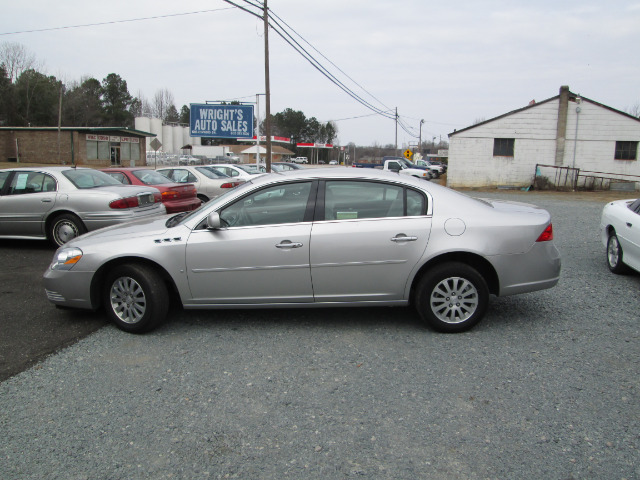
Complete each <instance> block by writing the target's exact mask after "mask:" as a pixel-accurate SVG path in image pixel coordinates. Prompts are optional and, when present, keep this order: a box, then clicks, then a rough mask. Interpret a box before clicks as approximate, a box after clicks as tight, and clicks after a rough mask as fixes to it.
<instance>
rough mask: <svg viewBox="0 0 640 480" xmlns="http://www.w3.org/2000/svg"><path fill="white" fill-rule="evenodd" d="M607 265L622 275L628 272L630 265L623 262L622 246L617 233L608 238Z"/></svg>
mask: <svg viewBox="0 0 640 480" xmlns="http://www.w3.org/2000/svg"><path fill="white" fill-rule="evenodd" d="M607 266H608V267H609V270H611V271H612V272H613V273H615V274H618V275H621V274H623V273H627V272H628V270H629V269H628V267H627V266H626V265H625V264H624V263H623V262H622V247H621V246H620V242H619V241H618V237H617V236H616V234H615V233H612V234H611V235H609V240H607Z"/></svg>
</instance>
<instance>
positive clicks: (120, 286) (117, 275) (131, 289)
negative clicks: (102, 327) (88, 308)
mask: <svg viewBox="0 0 640 480" xmlns="http://www.w3.org/2000/svg"><path fill="white" fill-rule="evenodd" d="M104 306H105V309H106V310H107V314H108V315H109V317H110V318H111V320H112V321H113V322H114V323H115V324H116V326H117V327H118V328H120V329H121V330H124V331H126V332H130V333H142V332H147V331H149V330H152V329H154V328H156V327H158V326H159V325H160V324H161V323H162V321H163V320H164V319H165V317H166V314H167V310H168V308H169V294H168V291H167V286H166V285H165V283H164V281H163V280H162V279H161V278H160V276H159V275H158V274H157V273H156V272H155V271H154V270H153V269H152V268H151V267H148V266H146V265H138V264H133V265H121V266H119V267H116V268H114V269H113V270H111V272H109V274H108V275H107V277H106V282H105V290H104Z"/></svg>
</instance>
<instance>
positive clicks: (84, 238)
mask: <svg viewBox="0 0 640 480" xmlns="http://www.w3.org/2000/svg"><path fill="white" fill-rule="evenodd" d="M170 217H171V215H160V216H155V217H151V218H143V219H140V220H134V221H131V222H126V223H121V224H118V225H112V226H110V227H105V228H100V229H98V230H95V231H93V232H89V233H85V234H84V235H81V236H80V237H78V238H76V239H74V240H72V241H70V242H69V243H67V244H65V246H72V247H81V246H82V245H83V244H87V243H101V242H104V241H113V240H116V239H118V238H129V239H131V241H136V240H137V239H140V238H143V237H148V236H154V235H155V236H165V233H166V232H167V230H169V228H168V227H167V225H166V224H167V220H168V219H169V218H170Z"/></svg>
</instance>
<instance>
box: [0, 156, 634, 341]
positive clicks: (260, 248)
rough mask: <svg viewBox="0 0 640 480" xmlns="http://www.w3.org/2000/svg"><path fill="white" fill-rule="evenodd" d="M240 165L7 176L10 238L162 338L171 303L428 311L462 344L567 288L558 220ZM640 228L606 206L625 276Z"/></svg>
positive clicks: (93, 303)
mask: <svg viewBox="0 0 640 480" xmlns="http://www.w3.org/2000/svg"><path fill="white" fill-rule="evenodd" d="M232 167H233V168H236V167H238V166H236V165H215V166H206V167H205V166H180V167H168V168H163V169H160V170H157V171H154V170H152V169H148V168H116V167H113V168H109V169H104V171H99V170H94V169H90V168H75V167H69V166H58V167H31V168H28V167H27V168H25V167H19V168H13V169H7V170H0V237H5V238H43V239H44V238H49V239H50V240H51V241H53V242H54V243H55V244H56V245H59V246H60V248H59V249H58V250H57V252H56V254H55V255H54V258H53V261H52V263H51V265H50V267H49V269H48V270H47V272H46V273H45V277H44V282H45V291H46V295H47V297H48V298H49V300H50V301H51V302H52V303H53V304H55V305H58V306H62V307H74V308H89V309H95V308H99V307H104V308H105V309H106V311H107V313H108V315H109V316H110V318H111V319H112V320H113V321H114V323H115V324H116V325H117V326H118V327H119V328H122V329H123V330H126V331H129V332H143V331H146V330H150V329H152V328H155V327H156V326H158V325H159V324H160V323H161V322H162V321H163V320H164V318H165V316H166V312H167V310H168V305H169V300H170V298H171V297H172V296H171V295H169V292H177V293H178V297H179V299H180V302H181V303H182V305H183V306H184V307H185V308H216V307H221V308H228V307H247V306H252V307H257V306H260V307H267V306H275V307H282V306H286V305H288V306H311V305H321V306H340V305H341V306H351V305H353V306H355V305H368V306H370V305H385V306H393V305H399V306H404V305H409V304H413V305H414V306H415V307H416V308H417V310H418V313H419V314H420V315H421V317H422V318H423V319H424V320H425V321H426V322H427V323H428V324H429V325H431V326H432V327H433V328H435V329H436V330H440V331H444V332H460V331H464V330H467V329H469V328H471V327H472V326H473V325H475V324H476V323H477V322H478V321H479V320H480V319H481V318H482V317H483V316H484V313H485V311H486V309H487V305H488V302H489V296H490V294H494V295H497V296H503V295H512V294H517V293H524V292H532V291H536V290H540V289H544V288H550V287H553V286H554V285H555V284H556V282H557V281H558V279H559V273H560V256H559V253H558V251H557V249H556V248H555V246H554V244H553V227H552V224H551V217H550V215H549V213H548V212H546V211H545V210H543V209H540V208H536V207H533V206H530V205H525V204H516V203H513V202H501V201H497V200H476V199H473V198H470V197H467V196H465V195H462V194H459V193H457V192H454V191H452V190H450V189H448V188H446V187H442V186H440V185H436V184H434V183H432V182H424V181H422V180H419V179H415V178H413V177H411V176H407V175H398V174H396V173H392V172H384V171H379V170H376V169H352V168H344V169H329V168H327V169H298V170H295V171H290V172H287V173H285V174H281V175H263V172H261V171H260V169H261V167H260V166H256V167H255V171H249V172H247V171H246V170H243V169H241V170H243V171H244V173H246V174H248V175H249V176H248V177H247V178H248V179H250V180H251V181H247V180H245V179H242V178H240V176H241V175H242V173H241V172H237V171H236V170H234V171H235V172H237V173H238V175H235V176H233V173H232V172H231V170H225V169H226V168H232ZM248 170H251V169H248ZM223 171H226V172H227V173H231V175H227V173H223ZM204 179H206V180H204ZM205 182H211V183H212V184H214V185H215V187H216V188H218V190H204V187H203V186H202V185H203V184H204V183H205ZM199 189H202V190H199ZM201 191H202V192H206V194H208V195H211V196H210V197H207V200H210V201H207V202H206V203H205V204H202V202H203V201H205V200H206V199H201V198H198V195H204V194H203V193H200V192H201ZM225 191H226V192H225ZM223 192H225V194H224V195H222V193H223ZM167 211H169V212H171V211H173V212H179V213H174V214H173V215H165V213H166V212H167ZM136 219H138V220H142V221H130V220H136ZM639 225H640V200H626V201H618V202H612V203H610V204H608V205H607V206H605V208H604V210H603V214H602V223H601V226H600V229H601V233H602V239H603V242H604V243H605V245H606V259H607V264H608V266H609V268H610V269H611V271H612V272H614V273H624V271H625V270H627V268H633V269H635V270H638V271H640V248H638V245H640V239H639V238H638V231H640V230H639V229H638V226H639ZM102 227H108V228H102ZM92 230H99V231H95V232H91V233H89V234H87V235H82V236H80V235H81V234H84V233H86V232H88V231H92ZM76 237H79V238H76ZM335 245H340V248H335ZM212 252H216V253H217V254H215V255H214V254H212Z"/></svg>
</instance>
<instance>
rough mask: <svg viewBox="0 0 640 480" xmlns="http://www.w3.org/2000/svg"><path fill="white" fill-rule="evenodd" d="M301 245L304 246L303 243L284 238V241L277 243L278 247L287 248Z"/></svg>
mask: <svg viewBox="0 0 640 480" xmlns="http://www.w3.org/2000/svg"><path fill="white" fill-rule="evenodd" d="M300 247H302V243H300V242H292V241H291V240H283V241H282V242H280V243H279V244H277V245H276V248H285V249H291V248H300Z"/></svg>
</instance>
